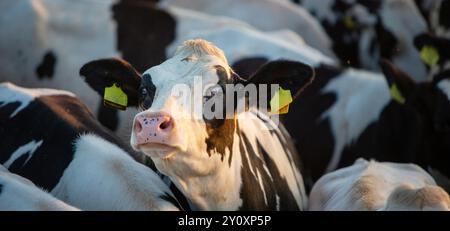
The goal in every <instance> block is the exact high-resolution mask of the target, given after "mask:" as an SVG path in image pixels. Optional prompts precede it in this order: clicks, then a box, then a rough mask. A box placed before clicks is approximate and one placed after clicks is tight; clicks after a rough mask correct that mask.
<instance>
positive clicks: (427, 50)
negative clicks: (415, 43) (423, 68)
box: [420, 46, 439, 67]
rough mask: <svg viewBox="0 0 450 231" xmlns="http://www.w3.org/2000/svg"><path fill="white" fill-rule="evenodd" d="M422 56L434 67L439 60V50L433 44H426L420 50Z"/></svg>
mask: <svg viewBox="0 0 450 231" xmlns="http://www.w3.org/2000/svg"><path fill="white" fill-rule="evenodd" d="M420 58H421V59H422V60H423V61H424V62H425V63H426V64H428V66H431V67H432V66H435V65H436V64H437V63H438V62H439V52H438V51H437V50H436V48H435V47H433V46H424V47H422V50H420Z"/></svg>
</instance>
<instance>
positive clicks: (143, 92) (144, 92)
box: [141, 87, 148, 97]
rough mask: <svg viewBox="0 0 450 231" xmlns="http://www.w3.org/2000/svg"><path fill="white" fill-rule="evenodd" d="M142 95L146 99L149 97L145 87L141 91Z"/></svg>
mask: <svg viewBox="0 0 450 231" xmlns="http://www.w3.org/2000/svg"><path fill="white" fill-rule="evenodd" d="M141 95H142V97H145V96H147V95H148V91H147V89H146V88H145V87H144V88H142V89H141Z"/></svg>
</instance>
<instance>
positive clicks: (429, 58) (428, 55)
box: [414, 33, 450, 79]
mask: <svg viewBox="0 0 450 231" xmlns="http://www.w3.org/2000/svg"><path fill="white" fill-rule="evenodd" d="M414 45H415V46H416V48H417V50H418V51H420V52H421V57H422V59H423V61H424V63H425V64H426V65H427V69H428V72H429V73H428V76H429V78H430V79H432V78H433V76H435V75H436V74H438V73H440V72H443V71H444V70H450V38H445V37H442V36H436V35H433V34H431V33H424V34H420V35H419V36H417V37H415V38H414Z"/></svg>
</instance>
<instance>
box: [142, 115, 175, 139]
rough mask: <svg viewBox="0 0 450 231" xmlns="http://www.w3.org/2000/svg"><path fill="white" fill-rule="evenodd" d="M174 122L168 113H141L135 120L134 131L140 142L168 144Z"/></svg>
mask: <svg viewBox="0 0 450 231" xmlns="http://www.w3.org/2000/svg"><path fill="white" fill-rule="evenodd" d="M173 126H174V122H173V119H172V117H171V116H168V115H141V116H139V117H137V118H136V119H135V120H134V132H135V134H136V139H137V143H138V144H146V143H160V144H166V143H167V142H168V141H169V136H170V134H171V132H172V130H173Z"/></svg>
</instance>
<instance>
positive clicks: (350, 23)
mask: <svg viewBox="0 0 450 231" xmlns="http://www.w3.org/2000/svg"><path fill="white" fill-rule="evenodd" d="M342 20H343V21H344V25H345V27H347V29H350V30H353V29H355V28H356V22H355V20H353V18H352V16H350V15H345V16H344V18H343V19H342Z"/></svg>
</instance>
